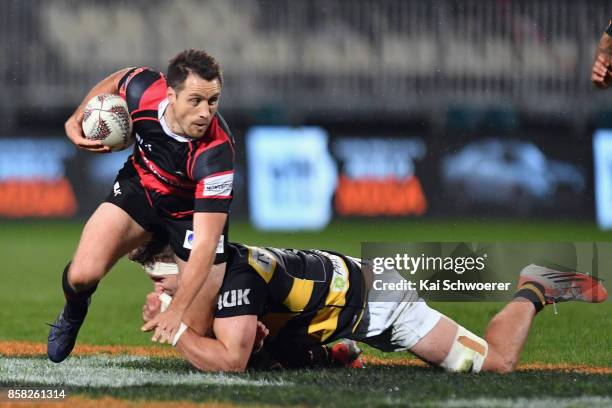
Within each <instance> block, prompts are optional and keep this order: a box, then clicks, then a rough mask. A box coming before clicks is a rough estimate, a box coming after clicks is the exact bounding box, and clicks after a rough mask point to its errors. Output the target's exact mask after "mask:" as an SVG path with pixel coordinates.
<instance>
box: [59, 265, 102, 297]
mask: <svg viewBox="0 0 612 408" xmlns="http://www.w3.org/2000/svg"><path fill="white" fill-rule="evenodd" d="M105 272H106V271H105V270H104V268H103V267H101V266H100V265H96V264H95V263H93V262H73V263H72V265H71V266H70V271H69V272H68V282H69V283H70V286H72V287H73V288H74V289H75V290H76V291H80V290H84V289H88V288H90V287H92V286H94V285H96V284H97V283H98V282H100V280H101V279H102V277H103V276H104V273H105Z"/></svg>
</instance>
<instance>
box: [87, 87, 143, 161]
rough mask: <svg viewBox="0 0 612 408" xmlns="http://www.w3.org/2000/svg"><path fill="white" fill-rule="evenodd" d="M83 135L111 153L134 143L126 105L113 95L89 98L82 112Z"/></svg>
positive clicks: (117, 96)
mask: <svg viewBox="0 0 612 408" xmlns="http://www.w3.org/2000/svg"><path fill="white" fill-rule="evenodd" d="M83 133H84V134H85V137H86V138H87V139H89V140H98V141H100V142H102V144H103V145H105V146H108V147H110V148H111V150H112V151H115V152H116V151H119V150H123V149H125V148H127V147H128V146H129V145H131V144H132V143H133V142H134V138H133V136H132V120H131V118H130V112H129V111H128V107H127V103H125V101H124V100H123V99H121V97H120V96H119V95H113V94H101V95H96V96H94V97H93V98H91V99H90V100H89V102H87V105H86V106H85V110H84V111H83Z"/></svg>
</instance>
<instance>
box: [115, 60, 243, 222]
mask: <svg viewBox="0 0 612 408" xmlns="http://www.w3.org/2000/svg"><path fill="white" fill-rule="evenodd" d="M166 90H167V84H166V78H165V77H164V75H163V74H162V73H160V72H157V71H154V70H151V69H149V68H144V67H139V68H134V69H131V70H130V71H128V72H127V73H126V74H125V75H124V76H123V78H122V79H121V80H120V82H119V95H120V96H121V97H122V98H123V99H124V100H125V101H126V102H127V105H128V109H129V112H130V115H131V117H132V122H133V125H134V130H133V131H134V134H135V139H136V145H135V147H134V152H133V154H132V156H130V159H129V160H130V161H131V163H132V165H133V166H134V168H135V169H136V171H137V173H138V176H139V179H140V183H141V184H142V186H143V187H144V188H145V190H146V193H147V199H148V200H149V204H151V206H153V207H155V208H156V209H157V210H159V211H161V212H162V213H163V214H165V215H167V216H169V217H171V218H185V217H190V216H192V215H193V213H194V211H197V212H222V213H227V212H229V207H230V204H231V201H232V194H233V175H234V140H233V137H232V135H231V133H230V131H229V129H228V127H227V124H226V123H225V121H224V120H223V118H222V117H221V115H219V114H218V113H217V114H216V115H215V117H214V118H213V119H212V121H211V123H210V125H209V128H208V129H207V131H206V134H205V135H204V137H202V138H201V139H189V138H186V137H182V136H179V135H176V134H174V133H172V131H171V130H170V129H169V127H168V126H167V124H166V122H165V119H164V112H165V109H166V108H167V107H168V101H167V99H166Z"/></svg>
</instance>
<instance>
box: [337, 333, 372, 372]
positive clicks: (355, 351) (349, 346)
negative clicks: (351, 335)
mask: <svg viewBox="0 0 612 408" xmlns="http://www.w3.org/2000/svg"><path fill="white" fill-rule="evenodd" d="M361 353H362V351H361V349H360V348H359V347H358V346H357V342H356V341H354V340H348V339H343V340H341V341H339V342H338V343H336V344H334V345H333V346H332V347H331V348H330V354H331V361H332V364H334V365H336V366H340V367H348V368H365V364H364V362H363V358H361Z"/></svg>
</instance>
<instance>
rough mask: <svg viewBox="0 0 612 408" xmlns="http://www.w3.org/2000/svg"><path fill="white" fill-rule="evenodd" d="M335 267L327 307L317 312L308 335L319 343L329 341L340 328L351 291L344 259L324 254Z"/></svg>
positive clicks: (326, 301) (309, 327) (326, 300)
mask: <svg viewBox="0 0 612 408" xmlns="http://www.w3.org/2000/svg"><path fill="white" fill-rule="evenodd" d="M324 254H325V256H327V257H328V258H329V259H330V260H331V261H332V264H333V265H334V274H333V276H332V280H331V283H330V286H329V293H328V294H327V298H326V299H325V306H324V307H323V308H322V309H321V310H319V311H318V312H317V314H316V315H315V317H314V318H313V319H312V320H311V322H310V325H308V334H309V335H311V336H313V337H314V338H316V339H317V340H319V341H322V342H323V341H325V340H327V339H328V338H329V337H330V336H331V335H332V334H334V332H335V331H336V329H337V327H338V318H339V317H340V312H342V306H344V305H345V304H346V293H347V292H348V290H349V286H350V283H349V270H348V268H347V266H346V263H345V262H344V260H343V259H342V258H340V257H339V256H337V255H332V254H328V253H324Z"/></svg>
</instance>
